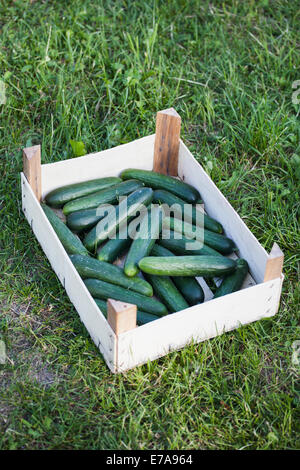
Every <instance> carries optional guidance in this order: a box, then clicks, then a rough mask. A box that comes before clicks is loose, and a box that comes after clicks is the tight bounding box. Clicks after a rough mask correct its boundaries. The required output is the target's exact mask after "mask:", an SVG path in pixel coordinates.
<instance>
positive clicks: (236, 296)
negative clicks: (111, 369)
mask: <svg viewBox="0 0 300 470" xmlns="http://www.w3.org/2000/svg"><path fill="white" fill-rule="evenodd" d="M282 280H283V276H281V277H280V278H277V279H274V280H272V281H269V282H265V283H262V284H257V285H256V286H252V287H248V288H246V289H242V290H240V291H237V292H234V293H232V294H228V295H225V296H223V297H218V298H216V299H213V300H211V301H209V302H205V303H203V304H199V305H194V306H193V307H190V308H188V309H185V310H182V311H180V312H176V313H172V314H170V315H166V316H164V317H162V318H160V319H159V320H155V321H153V322H150V323H147V324H146V325H142V326H139V327H138V328H136V329H135V330H131V331H127V332H126V333H123V334H121V335H119V336H118V368H117V372H125V371H126V370H128V369H131V368H132V367H136V366H137V365H141V364H144V363H146V362H147V361H153V360H154V359H157V358H159V357H161V356H164V355H166V354H168V353H169V352H171V351H174V350H177V349H180V348H182V347H184V346H185V345H187V344H189V343H191V342H194V343H199V342H202V341H205V340H207V339H210V338H214V337H215V336H218V335H221V334H223V333H225V332H226V331H231V330H234V329H236V328H239V327H240V326H241V325H246V324H247V323H251V322H254V321H257V320H260V319H262V318H269V317H271V316H273V315H275V313H276V312H277V310H278V305H279V298H280V292H281V285H282Z"/></svg>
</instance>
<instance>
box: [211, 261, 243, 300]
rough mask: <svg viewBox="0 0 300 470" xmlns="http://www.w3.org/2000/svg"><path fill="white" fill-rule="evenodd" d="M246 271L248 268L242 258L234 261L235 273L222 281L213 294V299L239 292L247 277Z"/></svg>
mask: <svg viewBox="0 0 300 470" xmlns="http://www.w3.org/2000/svg"><path fill="white" fill-rule="evenodd" d="M248 269H249V266H248V263H247V261H246V260H245V259H242V258H241V259H238V260H237V261H236V269H235V271H234V272H233V273H232V274H229V276H226V277H225V278H224V279H223V281H222V283H221V284H220V285H219V287H218V288H217V290H216V292H215V295H214V299H215V298H216V297H222V296H223V295H226V294H231V293H232V292H236V291H237V290H239V289H240V288H241V287H242V285H243V282H244V280H245V278H246V276H247V273H248Z"/></svg>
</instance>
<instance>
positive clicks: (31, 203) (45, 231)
mask: <svg viewBox="0 0 300 470" xmlns="http://www.w3.org/2000/svg"><path fill="white" fill-rule="evenodd" d="M21 187H22V209H23V212H24V214H25V217H26V219H27V220H28V223H29V224H30V226H31V228H32V231H33V233H34V235H35V236H36V238H37V240H38V241H39V243H40V245H41V247H42V249H43V251H44V253H45V255H46V256H47V258H48V260H49V262H50V264H51V266H52V269H53V271H54V272H55V273H56V275H57V277H58V279H59V280H60V282H61V283H62V285H63V286H64V288H65V290H66V293H67V295H68V297H69V299H70V301H71V302H72V304H73V305H74V307H75V309H76V310H77V312H78V314H79V316H80V319H81V321H82V322H83V324H84V325H85V327H86V329H87V331H88V332H89V334H90V336H91V338H92V340H93V341H94V343H95V345H96V347H97V348H99V350H100V352H101V354H102V355H103V357H104V359H105V362H106V363H107V365H108V367H109V368H110V370H111V371H112V372H116V366H117V360H116V357H117V356H116V348H117V338H116V335H115V334H114V332H113V330H112V329H111V327H110V326H109V324H108V322H107V320H106V318H105V317H104V315H103V314H102V312H101V311H100V309H99V307H98V306H97V305H96V303H95V301H94V299H93V298H92V296H91V294H90V293H89V291H88V290H87V288H86V287H85V284H84V283H83V281H82V279H81V277H80V276H79V274H78V272H77V270H76V269H75V267H74V265H73V263H72V261H71V260H70V257H69V256H68V254H67V253H66V251H65V249H64V247H63V246H62V244H61V242H60V241H59V239H58V237H57V235H56V233H55V231H54V230H53V227H52V225H51V224H50V222H49V220H48V219H47V217H46V214H45V213H44V211H43V209H42V207H41V205H40V204H39V202H38V200H37V199H36V197H35V195H34V193H33V190H32V188H31V186H30V185H29V183H28V181H27V179H26V178H25V176H24V174H23V173H21Z"/></svg>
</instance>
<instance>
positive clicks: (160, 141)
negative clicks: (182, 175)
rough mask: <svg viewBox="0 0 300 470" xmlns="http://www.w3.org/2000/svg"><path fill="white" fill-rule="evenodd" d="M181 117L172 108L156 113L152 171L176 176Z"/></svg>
mask: <svg viewBox="0 0 300 470" xmlns="http://www.w3.org/2000/svg"><path fill="white" fill-rule="evenodd" d="M180 127H181V117H180V116H179V114H178V113H177V112H176V111H175V109H173V108H169V109H164V110H163V111H159V112H158V113H157V115H156V132H155V143H154V159H153V171H156V172H158V173H163V174H164V175H171V176H177V174H178V151H179V139H180Z"/></svg>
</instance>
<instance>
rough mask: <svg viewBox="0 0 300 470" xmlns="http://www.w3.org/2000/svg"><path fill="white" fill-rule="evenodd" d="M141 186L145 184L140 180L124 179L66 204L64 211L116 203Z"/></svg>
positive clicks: (68, 212) (68, 211)
mask: <svg viewBox="0 0 300 470" xmlns="http://www.w3.org/2000/svg"><path fill="white" fill-rule="evenodd" d="M141 186H143V183H141V182H140V181H136V180H129V181H123V182H122V183H119V184H116V185H114V186H111V187H110V188H106V189H103V190H102V191H98V192H96V193H93V194H90V195H89V196H85V197H80V198H78V199H74V200H73V201H70V202H68V203H67V204H65V205H64V208H63V213H64V214H65V215H68V214H71V213H72V212H76V211H81V210H83V209H93V208H94V207H98V206H100V204H115V203H117V202H118V200H119V198H120V196H127V195H128V194H130V193H132V192H133V191H136V190H137V189H139V188H140V187H141Z"/></svg>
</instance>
